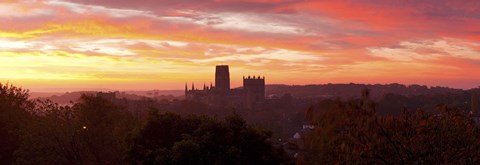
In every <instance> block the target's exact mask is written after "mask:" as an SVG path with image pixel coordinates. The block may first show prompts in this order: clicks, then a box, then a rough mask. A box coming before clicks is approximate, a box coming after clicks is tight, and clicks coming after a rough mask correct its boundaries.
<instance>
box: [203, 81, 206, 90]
mask: <svg viewBox="0 0 480 165" xmlns="http://www.w3.org/2000/svg"><path fill="white" fill-rule="evenodd" d="M206 89H207V86H206V85H205V82H204V83H203V90H206Z"/></svg>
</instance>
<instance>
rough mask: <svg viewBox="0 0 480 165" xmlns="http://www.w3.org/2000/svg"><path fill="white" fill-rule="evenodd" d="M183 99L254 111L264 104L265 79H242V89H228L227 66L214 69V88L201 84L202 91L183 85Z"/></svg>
mask: <svg viewBox="0 0 480 165" xmlns="http://www.w3.org/2000/svg"><path fill="white" fill-rule="evenodd" d="M185 99H191V100H200V101H203V102H206V103H208V104H213V105H232V106H240V107H243V108H249V109H255V108H256V107H258V106H259V105H262V104H263V103H264V102H265V77H260V76H257V77H255V76H247V77H245V76H244V77H243V87H241V88H234V89H231V88H230V71H229V69H228V65H217V66H216V68H215V86H213V85H212V84H210V86H207V85H205V84H203V89H198V88H195V85H194V84H193V83H192V87H191V88H190V89H189V88H188V84H185Z"/></svg>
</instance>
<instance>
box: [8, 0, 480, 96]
mask: <svg viewBox="0 0 480 165" xmlns="http://www.w3.org/2000/svg"><path fill="white" fill-rule="evenodd" d="M0 62H1V64H0V82H2V83H5V82H10V83H13V84H14V85H17V86H22V87H24V88H29V89H31V90H32V91H45V90H65V89H70V90H81V89H113V90H145V89H183V87H184V84H185V82H188V83H192V82H194V83H196V84H201V85H203V83H204V82H205V83H207V84H209V83H210V82H213V80H214V70H215V67H214V66H215V65H217V64H228V65H230V73H231V80H232V84H233V85H232V86H240V85H241V78H242V76H243V75H262V76H263V75H265V76H266V81H267V84H320V83H321V84H323V83H350V82H354V83H394V82H398V83H404V84H413V83H418V84H425V85H430V86H432V85H434V86H436V85H440V86H450V87H456V88H465V89H468V88H474V87H478V86H479V85H480V1H474V0H472V1H470V0H465V1H461V0H450V1H446V0H423V1H410V0H396V1H394V0H392V1H384V0H355V1H353V0H352V1H347V0H345V1H344V0H332V1H323V0H322V1H320V0H319V1H313V0H312V1H303V0H238V1H233V0H231V1H230V0H70V1H69V0H37V1H33V0H32V1H17V0H3V1H1V2H0Z"/></svg>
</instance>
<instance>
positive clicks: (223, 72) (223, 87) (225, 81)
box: [215, 65, 230, 91]
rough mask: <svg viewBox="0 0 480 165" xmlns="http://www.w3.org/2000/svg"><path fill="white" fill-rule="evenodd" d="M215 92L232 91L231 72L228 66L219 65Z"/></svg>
mask: <svg viewBox="0 0 480 165" xmlns="http://www.w3.org/2000/svg"><path fill="white" fill-rule="evenodd" d="M215 90H218V91H228V90H230V71H229V70H228V65H217V66H216V68H215Z"/></svg>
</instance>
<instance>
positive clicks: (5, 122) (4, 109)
mask: <svg viewBox="0 0 480 165" xmlns="http://www.w3.org/2000/svg"><path fill="white" fill-rule="evenodd" d="M28 97H29V95H28V90H24V89H22V88H18V87H15V86H13V85H9V84H5V85H4V84H1V83H0V162H2V163H6V164H9V163H11V162H12V161H13V154H14V152H15V150H17V149H18V147H19V146H20V145H21V141H22V139H21V137H22V134H23V133H24V132H22V129H23V128H24V127H25V123H26V122H27V121H28V119H29V118H30V114H29V111H31V110H32V108H33V105H34V104H33V102H31V101H29V100H28Z"/></svg>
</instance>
